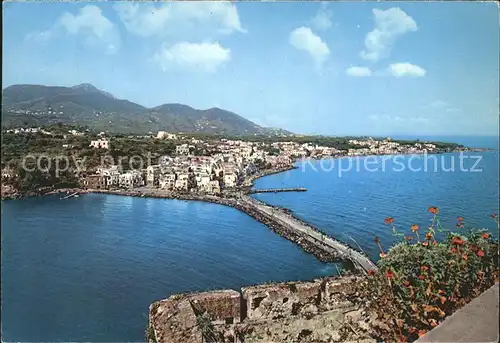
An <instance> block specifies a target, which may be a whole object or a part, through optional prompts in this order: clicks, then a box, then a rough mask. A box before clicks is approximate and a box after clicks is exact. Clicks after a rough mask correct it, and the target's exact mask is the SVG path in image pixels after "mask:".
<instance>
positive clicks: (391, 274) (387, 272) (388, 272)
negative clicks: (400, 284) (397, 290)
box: [385, 269, 394, 279]
mask: <svg viewBox="0 0 500 343" xmlns="http://www.w3.org/2000/svg"><path fill="white" fill-rule="evenodd" d="M385 276H386V277H387V278H388V279H392V278H393V277H394V272H393V271H392V270H390V269H389V270H388V271H386V272H385Z"/></svg>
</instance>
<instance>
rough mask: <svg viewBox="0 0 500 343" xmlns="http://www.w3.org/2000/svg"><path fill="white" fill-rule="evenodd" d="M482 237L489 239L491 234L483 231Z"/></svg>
mask: <svg viewBox="0 0 500 343" xmlns="http://www.w3.org/2000/svg"><path fill="white" fill-rule="evenodd" d="M481 237H483V239H488V238H489V237H490V234H489V233H487V232H483V233H482V235H481Z"/></svg>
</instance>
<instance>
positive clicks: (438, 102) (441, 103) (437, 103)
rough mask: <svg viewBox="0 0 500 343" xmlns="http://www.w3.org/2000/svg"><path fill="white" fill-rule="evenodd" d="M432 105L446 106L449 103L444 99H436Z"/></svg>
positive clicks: (436, 106) (437, 106)
mask: <svg viewBox="0 0 500 343" xmlns="http://www.w3.org/2000/svg"><path fill="white" fill-rule="evenodd" d="M430 107H434V108H444V107H448V103H447V102H446V101H443V100H436V101H433V102H431V103H430Z"/></svg>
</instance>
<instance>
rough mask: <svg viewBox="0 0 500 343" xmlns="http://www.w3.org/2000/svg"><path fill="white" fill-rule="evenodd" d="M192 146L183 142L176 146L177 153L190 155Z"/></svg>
mask: <svg viewBox="0 0 500 343" xmlns="http://www.w3.org/2000/svg"><path fill="white" fill-rule="evenodd" d="M190 147H191V146H189V145H187V144H181V145H177V146H176V147H175V153H176V154H177V155H189V148H190Z"/></svg>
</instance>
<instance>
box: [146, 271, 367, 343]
mask: <svg viewBox="0 0 500 343" xmlns="http://www.w3.org/2000/svg"><path fill="white" fill-rule="evenodd" d="M362 282H364V279H363V278H362V277H356V276H351V277H328V278H322V279H317V280H314V281H309V282H286V283H276V284H264V285H256V286H249V287H243V288H242V289H241V294H240V293H239V292H236V291H234V290H223V291H213V292H204V293H192V294H181V295H175V296H172V297H170V298H168V299H166V300H161V301H158V302H155V303H154V304H153V305H151V307H150V331H151V332H152V333H153V334H152V336H153V337H152V338H151V337H150V338H151V339H150V341H156V342H176V343H183V342H189V343H191V342H196V343H198V342H203V341H208V340H207V338H206V336H207V332H208V334H210V335H211V337H215V338H212V339H216V340H217V342H232V343H233V342H245V341H246V338H248V340H250V337H251V339H252V341H253V342H260V340H259V337H261V336H262V337H263V336H265V335H268V337H267V339H271V338H272V339H274V340H268V341H266V342H275V341H276V340H277V341H280V340H282V341H283V340H290V339H292V340H294V339H300V340H301V341H304V342H308V340H304V339H305V338H304V337H305V336H304V335H306V336H307V335H309V336H310V337H315V338H314V339H320V340H321V339H322V338H325V337H326V336H328V337H334V336H335V335H337V336H339V337H341V336H340V335H339V334H338V333H337V331H335V330H340V329H341V328H342V323H343V322H344V321H345V320H347V318H348V316H347V315H346V313H348V312H352V311H354V308H355V306H354V301H353V300H355V299H356V296H357V293H356V292H357V291H356V290H357V286H359V285H361V283H362ZM358 310H359V308H358ZM200 318H202V319H206V318H208V321H209V323H207V322H206V321H203V320H200ZM197 324H198V325H197ZM332 330H333V331H332ZM334 331H335V332H334ZM325 335H326V336H325ZM245 337H246V338H245ZM324 341H326V340H324ZM262 342H265V340H262Z"/></svg>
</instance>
